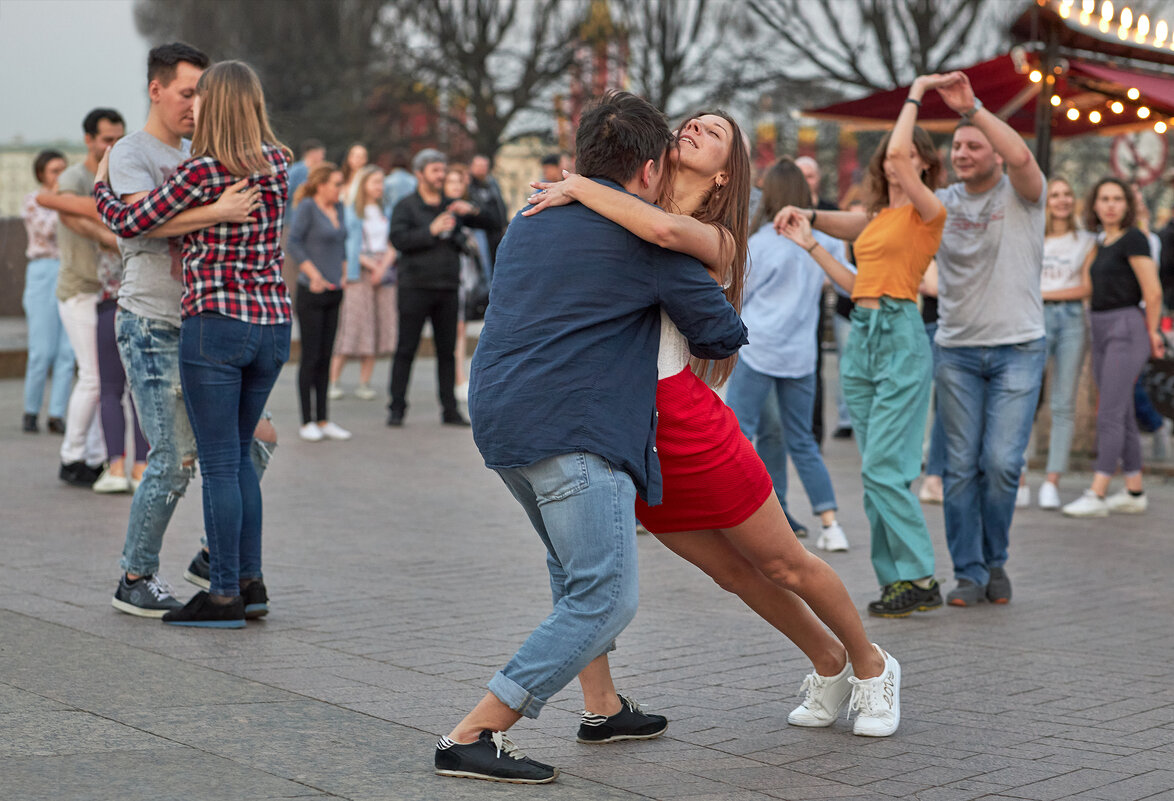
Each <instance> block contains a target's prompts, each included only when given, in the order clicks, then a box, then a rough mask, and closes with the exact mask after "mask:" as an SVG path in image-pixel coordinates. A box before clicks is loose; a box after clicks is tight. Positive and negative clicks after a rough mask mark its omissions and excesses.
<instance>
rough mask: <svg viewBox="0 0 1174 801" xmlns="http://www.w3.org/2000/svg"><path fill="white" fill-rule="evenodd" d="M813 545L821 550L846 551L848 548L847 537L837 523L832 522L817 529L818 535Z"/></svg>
mask: <svg viewBox="0 0 1174 801" xmlns="http://www.w3.org/2000/svg"><path fill="white" fill-rule="evenodd" d="M815 547H816V548H819V549H820V550H821V551H846V550H848V538H847V537H846V536H844V529H842V528H840V524H839V523H832V524H831V525H830V526H824V527H823V528H821V529H820V531H819V537H818V538H816V540H815Z"/></svg>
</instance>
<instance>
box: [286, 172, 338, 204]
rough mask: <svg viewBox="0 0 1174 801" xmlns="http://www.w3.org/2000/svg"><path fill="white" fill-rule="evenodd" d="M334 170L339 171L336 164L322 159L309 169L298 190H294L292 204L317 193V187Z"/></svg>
mask: <svg viewBox="0 0 1174 801" xmlns="http://www.w3.org/2000/svg"><path fill="white" fill-rule="evenodd" d="M336 172H341V170H339V169H338V165H337V164H333V163H331V162H329V161H323V162H322V163H320V164H318V165H317V166H315V167H314V169H312V170H310V174H309V175H307V176H306V180H304V181H302V185H301V186H299V187H298V191H296V192H294V196H293V204H294V205H295V206H296V205H298V204H299V203H301V202H302V201H303V200H305V199H306V198H308V197H314V195H316V194H318V187H320V186H322V184H324V183H326V182H327V181H329V180H330V176H332V175H334V174H335V173H336Z"/></svg>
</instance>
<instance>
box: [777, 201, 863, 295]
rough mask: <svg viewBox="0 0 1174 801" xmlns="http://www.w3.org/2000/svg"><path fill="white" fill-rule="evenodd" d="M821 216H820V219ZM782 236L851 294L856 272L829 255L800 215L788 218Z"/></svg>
mask: <svg viewBox="0 0 1174 801" xmlns="http://www.w3.org/2000/svg"><path fill="white" fill-rule="evenodd" d="M822 216H823V215H822V214H821V215H820V217H822ZM782 235H783V236H785V237H787V239H790V240H791V241H792V242H794V243H795V244H796V245H798V246H799V247H801V248H803V249H804V250H806V251H807V252H808V254H810V256H811V258H813V259H815V263H816V264H818V265H819V266H820V268H821V269H822V270H823V271H824V272H825V273H827V276H828V278H830V279H832V280H833V281H835V282H836V284H837V285H839V286H840V288H841V289H843V290H844V291H845V292H848V293H849V294H851V292H852V289H853V288H854V287H855V286H856V272H855V271H854V270H852V269H851V268H849V267H847V266H845V265H844V264H843V263H842V262H841V261H840V260H839V259H837V258H836V257H835V256H834V255H832V254H831V253H829V252H828V251H827V249H826V248H824V247H823V246H822V245H820V244H819V240H817V239H816V238H815V236H813V235H812V233H811V223H810V222H808V220H807V218H806V217H805V216H803V215H802V214H793V215H791V216H790V217H789V218H788V221H787V225H786V227H785V228H784V229H783V231H782Z"/></svg>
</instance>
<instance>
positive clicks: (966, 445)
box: [934, 337, 1047, 586]
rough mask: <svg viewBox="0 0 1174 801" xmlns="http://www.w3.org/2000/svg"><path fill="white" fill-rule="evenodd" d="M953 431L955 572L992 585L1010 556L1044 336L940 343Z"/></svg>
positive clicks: (945, 410)
mask: <svg viewBox="0 0 1174 801" xmlns="http://www.w3.org/2000/svg"><path fill="white" fill-rule="evenodd" d="M934 350H935V351H937V355H938V363H937V369H936V370H935V379H936V385H937V390H938V411H939V413H940V414H941V420H942V426H943V430H944V431H945V433H946V472H945V474H944V475H943V476H942V481H943V485H944V490H945V493H944V494H945V498H944V507H945V518H946V543H947V544H948V545H949V548H950V558H951V559H953V561H954V575H955V577H957V578H967V579H970V580H971V581H973V582H975V583H976V584H979V585H980V586H986V583H987V581H988V579H989V577H990V572H989V570H990V568H992V567H1001V566H1003V565H1004V564H1006V562H1007V544H1008V542H1009V540H1010V534H1011V518H1012V517H1013V515H1014V514H1015V493H1016V491H1017V489H1018V487H1019V474H1020V472H1022V470H1023V452H1024V450H1025V449H1026V448H1027V440H1028V438H1029V437H1030V436H1031V420H1032V416H1033V415H1034V413H1035V407H1036V402H1037V401H1038V399H1039V389H1040V382H1041V380H1042V379H1043V371H1044V363H1045V361H1046V359H1047V346H1046V344H1045V342H1044V338H1043V337H1041V338H1039V339H1035V340H1032V341H1030V342H1022V343H1019V344H1017V345H999V346H992V347H972V348H965V347H963V348H943V347H941V346H936V345H935V346H934Z"/></svg>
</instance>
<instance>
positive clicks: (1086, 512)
mask: <svg viewBox="0 0 1174 801" xmlns="http://www.w3.org/2000/svg"><path fill="white" fill-rule="evenodd" d="M1060 511H1061V512H1063V513H1064V514H1065V515H1067V516H1068V517H1108V516H1109V504H1107V503H1105V499H1104V498H1102V497H1101V496H1099V495H1097V494H1096V493H1095V492H1093V491H1092V490H1090V489H1086V490H1085V491H1084V494H1083V495H1081V496H1080V497H1079V498H1077V499H1076V500H1074V501H1073V502H1072V503H1070V504H1068V505H1067V506H1065V507H1064V508H1063V509H1061V510H1060Z"/></svg>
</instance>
